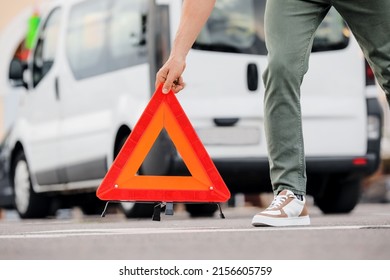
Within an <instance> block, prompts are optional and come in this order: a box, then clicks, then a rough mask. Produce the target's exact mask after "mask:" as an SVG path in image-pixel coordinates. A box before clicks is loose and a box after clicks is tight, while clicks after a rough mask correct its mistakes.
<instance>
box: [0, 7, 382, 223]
mask: <svg viewBox="0 0 390 280" xmlns="http://www.w3.org/2000/svg"><path fill="white" fill-rule="evenodd" d="M181 4H182V1H181V0H156V1H147V0H132V1H127V0H112V1H108V0H71V1H52V2H50V4H49V5H48V6H46V7H45V9H44V10H42V12H41V17H42V19H41V25H40V29H39V33H38V34H39V36H38V39H37V42H36V44H35V48H34V50H33V52H32V55H31V56H30V59H29V61H28V64H27V65H26V66H24V65H23V64H22V63H21V62H20V61H18V60H17V59H14V60H12V63H10V74H9V76H10V80H11V84H13V85H14V86H24V87H25V88H26V93H25V94H24V96H23V97H22V100H21V102H20V103H19V108H18V112H19V113H18V115H17V117H16V119H15V122H14V124H13V125H12V128H11V129H10V131H9V132H8V133H7V137H6V138H5V139H4V141H3V144H2V150H1V160H2V165H1V166H2V171H1V172H0V174H2V179H1V180H2V184H1V186H0V189H1V190H2V191H0V194H7V195H8V197H7V198H8V204H3V206H8V207H12V206H15V208H16V210H17V211H18V213H19V215H20V216H21V217H22V218H41V217H46V216H48V215H50V214H52V212H53V211H54V210H55V209H57V208H59V207H65V206H66V205H69V204H72V205H78V206H80V207H81V208H82V209H83V211H84V213H86V214H94V213H97V212H99V211H101V210H102V205H101V203H102V202H101V201H99V200H97V199H96V196H95V191H96V188H97V187H98V186H99V184H100V182H101V180H102V178H103V177H104V175H105V174H106V172H107V170H108V168H109V166H110V165H111V163H112V162H113V159H114V158H115V156H116V155H117V153H118V152H119V150H120V148H121V146H122V145H123V143H124V141H125V140H126V139H127V137H128V135H129V133H130V132H131V130H132V128H133V127H134V125H135V123H136V122H137V120H138V118H139V117H140V114H141V113H142V112H143V109H144V108H145V106H146V104H147V103H148V101H149V99H150V97H151V94H152V93H153V92H154V77H155V73H156V70H157V69H158V68H159V67H160V66H161V65H162V63H163V62H164V61H165V59H166V58H167V55H168V54H169V50H170V45H171V41H172V39H173V37H174V34H175V32H176V29H177V26H178V21H179V17H180V12H181ZM264 7H265V1H255V0H245V1H243V0H240V1H239V0H231V1H217V4H216V7H215V9H214V11H213V13H212V15H211V16H210V18H209V20H208V22H207V23H206V25H205V27H204V29H203V31H202V32H201V34H200V36H199V37H198V38H197V40H196V42H195V44H194V45H193V48H192V50H191V52H190V54H189V56H188V63H187V65H188V66H187V69H186V72H185V77H184V78H185V80H186V81H187V87H186V89H185V90H184V91H183V92H182V93H180V94H179V95H178V98H179V101H180V102H181V104H182V106H183V108H184V110H185V111H186V113H187V114H188V116H189V118H190V120H191V122H192V124H193V126H194V127H195V129H196V131H197V133H198V135H199V136H200V138H201V140H202V142H203V144H204V145H205V147H206V149H207V151H208V152H209V154H210V156H211V158H212V159H213V161H214V163H215V164H216V166H217V168H218V170H219V171H220V173H221V175H222V177H223V178H224V180H225V182H226V184H227V185H228V187H229V189H230V191H231V192H232V193H233V194H234V193H260V192H269V191H271V186H270V182H269V171H268V168H269V167H268V160H267V150H266V144H265V138H264V130H263V118H264V113H263V108H262V99H263V95H264V86H263V83H262V80H261V73H262V71H263V70H264V69H265V67H266V65H267V58H266V56H267V50H266V47H265V43H264V26H263V16H264ZM312 51H313V54H312V56H311V61H310V70H309V73H308V74H307V75H306V77H305V80H304V83H303V86H302V111H303V125H304V136H305V145H306V153H307V171H308V193H309V194H310V195H312V196H313V197H314V200H315V202H316V204H317V205H318V207H319V208H320V209H321V210H322V211H323V212H324V213H342V212H349V211H351V210H352V209H353V208H354V207H355V205H356V204H357V203H358V201H359V195H360V181H361V179H362V178H363V177H364V176H366V175H367V174H371V173H372V172H374V171H375V170H376V168H377V167H378V163H379V160H380V156H379V152H380V138H381V132H380V127H381V121H382V117H381V110H380V106H379V103H378V100H377V96H376V95H374V94H373V92H376V89H375V83H374V77H373V76H372V72H370V69H369V67H368V65H367V64H366V63H365V60H364V58H363V56H362V55H361V52H360V50H359V48H358V46H357V43H356V41H355V39H354V38H353V36H352V35H351V33H350V32H349V30H348V28H347V26H346V25H345V23H344V22H343V20H342V19H341V17H340V16H339V15H338V14H337V12H336V11H335V10H331V11H330V13H329V14H328V16H327V17H326V19H325V21H324V22H323V24H322V25H321V26H320V27H319V29H318V31H317V33H316V38H315V40H314V45H313V50H312ZM9 61H11V58H10V59H9ZM25 68H26V69H25ZM24 69H25V70H24ZM139 172H140V173H141V174H153V175H155V174H157V175H173V174H185V173H186V172H187V171H186V168H185V166H184V164H183V162H182V160H181V157H180V155H179V154H178V153H177V151H176V149H175V147H174V145H173V144H172V142H171V141H170V139H169V137H168V136H167V134H166V133H164V132H163V133H161V135H160V136H159V138H158V141H157V142H156V144H155V145H154V147H153V149H152V151H151V152H150V153H149V155H148V157H147V159H146V160H145V162H144V163H143V164H142V166H141V169H140V170H139ZM4 200H7V199H3V200H2V201H4ZM122 205H123V207H122V209H123V211H124V213H125V214H126V216H127V217H139V216H149V215H151V210H152V207H153V205H152V204H140V203H136V202H132V203H123V204H122ZM187 210H188V211H189V212H190V213H191V214H192V215H212V214H213V213H214V211H215V210H216V208H215V207H214V205H211V206H210V205H208V204H205V205H192V204H188V205H187Z"/></svg>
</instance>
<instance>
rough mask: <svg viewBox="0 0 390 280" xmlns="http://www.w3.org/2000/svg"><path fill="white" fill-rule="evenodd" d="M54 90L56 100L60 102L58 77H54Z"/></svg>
mask: <svg viewBox="0 0 390 280" xmlns="http://www.w3.org/2000/svg"><path fill="white" fill-rule="evenodd" d="M54 90H55V94H56V99H57V100H60V85H59V81H58V77H56V78H55V80H54Z"/></svg>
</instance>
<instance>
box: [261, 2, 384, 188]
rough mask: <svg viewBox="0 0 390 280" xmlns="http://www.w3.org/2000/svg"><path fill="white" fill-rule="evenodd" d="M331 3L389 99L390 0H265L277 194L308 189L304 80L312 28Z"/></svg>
mask: <svg viewBox="0 0 390 280" xmlns="http://www.w3.org/2000/svg"><path fill="white" fill-rule="evenodd" d="M331 6H333V7H335V8H336V10H337V11H338V12H339V13H340V14H341V16H342V17H343V18H344V20H345V21H346V22H347V24H348V26H349V27H350V29H351V31H352V33H353V34H354V36H355V37H356V39H357V41H358V43H359V45H360V47H361V48H362V50H363V53H364V55H365V57H366V59H367V61H368V62H369V63H370V65H371V67H372V69H373V70H374V73H375V75H376V78H377V80H378V82H379V84H380V85H381V87H382V88H383V90H384V91H385V93H386V94H387V100H388V102H389V105H390V0H267V4H266V12H265V32H266V45H267V48H268V53H269V54H268V63H269V64H268V67H267V69H266V70H265V71H264V74H263V80H264V84H265V88H266V91H265V97H264V106H265V107H264V112H265V133H266V139H267V147H268V153H269V163H270V176H271V182H272V185H273V190H274V193H275V194H277V193H278V192H280V191H281V190H283V189H289V190H291V191H293V192H294V193H295V194H302V195H304V194H306V165H305V153H304V145H303V136H302V119H301V107H300V86H301V83H302V80H303V76H304V75H305V73H306V72H307V70H308V60H309V55H310V52H311V47H312V44H313V38H314V33H315V31H316V29H317V28H318V26H319V24H320V23H321V21H322V20H323V19H324V17H325V15H326V14H327V12H328V11H329V9H330V8H331Z"/></svg>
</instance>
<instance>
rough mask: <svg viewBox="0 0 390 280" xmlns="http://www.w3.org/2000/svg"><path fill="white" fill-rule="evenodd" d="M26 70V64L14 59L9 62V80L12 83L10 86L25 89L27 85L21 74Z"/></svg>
mask: <svg viewBox="0 0 390 280" xmlns="http://www.w3.org/2000/svg"><path fill="white" fill-rule="evenodd" d="M26 69H27V64H26V63H24V62H22V61H21V60H20V59H17V58H14V59H12V61H11V64H10V67H9V79H10V80H11V81H12V85H13V86H15V87H20V86H23V87H27V84H26V83H25V81H24V80H23V73H24V71H25V70H26Z"/></svg>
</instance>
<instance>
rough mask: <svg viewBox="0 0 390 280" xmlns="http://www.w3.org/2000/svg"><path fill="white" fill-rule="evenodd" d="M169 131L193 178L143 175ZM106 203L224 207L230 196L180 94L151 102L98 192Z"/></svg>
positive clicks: (160, 96) (159, 94) (161, 96)
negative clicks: (158, 142)
mask: <svg viewBox="0 0 390 280" xmlns="http://www.w3.org/2000/svg"><path fill="white" fill-rule="evenodd" d="M163 128H165V129H166V131H167V133H168V135H169V136H170V138H171V140H172V142H173V143H174V144H175V146H176V149H177V150H178V152H179V153H180V155H181V157H182V159H183V161H184V163H185V164H186V166H187V168H188V170H189V172H190V173H191V175H192V176H149V175H138V174H137V171H138V169H139V168H140V166H141V164H142V163H143V161H144V159H145V158H146V156H147V154H148V152H149V150H150V149H151V148H152V146H153V144H154V142H155V141H156V139H157V137H158V135H159V134H160V132H161V130H162V129H163ZM96 194H97V196H98V197H99V198H100V199H102V200H117V201H139V202H148V201H150V202H160V201H161V202H225V201H227V200H228V199H229V198H230V192H229V190H228V188H227V187H226V185H225V183H224V181H223V179H222V177H221V176H220V174H219V172H218V170H217V169H216V167H215V165H214V163H213V161H212V160H211V158H210V156H209V155H208V153H207V151H206V149H205V148H204V146H203V144H202V142H201V140H200V139H199V137H198V136H197V134H196V132H195V130H194V128H193V127H192V125H191V123H190V121H189V119H188V117H187V116H186V114H185V112H184V110H183V108H182V107H181V105H180V103H179V102H178V100H177V98H176V96H175V94H174V93H173V92H172V91H171V92H169V93H168V94H163V93H162V91H161V86H160V87H159V88H158V89H157V90H156V92H155V93H154V95H153V96H152V98H151V100H150V101H149V104H148V105H147V106H146V108H145V111H144V112H143V114H142V115H141V117H140V119H139V120H138V122H137V124H136V126H135V127H134V129H133V131H132V133H131V134H130V136H129V138H128V139H127V140H126V142H125V144H124V146H123V147H122V149H121V151H120V152H119V154H118V156H117V157H116V159H115V161H114V162H113V164H112V166H111V167H110V169H109V170H108V172H107V174H106V176H105V177H104V179H103V181H102V183H101V184H100V186H99V188H98V189H97V192H96Z"/></svg>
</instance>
